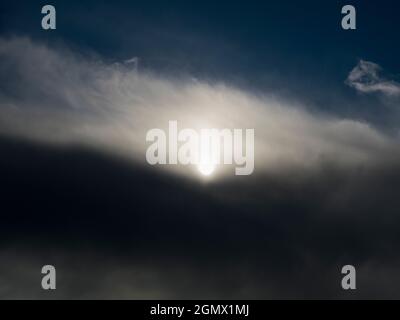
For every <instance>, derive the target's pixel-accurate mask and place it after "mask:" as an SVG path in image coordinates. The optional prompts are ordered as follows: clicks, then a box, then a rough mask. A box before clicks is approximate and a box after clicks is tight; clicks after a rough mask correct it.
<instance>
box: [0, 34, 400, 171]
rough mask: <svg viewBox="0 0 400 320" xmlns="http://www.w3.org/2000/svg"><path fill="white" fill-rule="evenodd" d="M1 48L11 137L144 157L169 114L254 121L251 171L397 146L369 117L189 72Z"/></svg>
mask: <svg viewBox="0 0 400 320" xmlns="http://www.w3.org/2000/svg"><path fill="white" fill-rule="evenodd" d="M0 48H1V49H0V58H1V60H0V61H1V62H0V78H1V80H2V84H3V85H2V88H1V90H0V114H1V119H0V132H2V133H3V134H5V135H12V136H19V137H24V138H25V139H30V140H38V141H41V142H46V143H54V144H61V145H65V144H80V145H89V146H92V147H95V148H99V149H102V150H106V151H108V152H112V153H115V154H118V155H122V156H124V157H129V158H131V159H133V160H135V161H139V162H144V155H145V149H146V147H147V146H146V143H145V135H146V132H147V131H148V130H149V129H151V128H163V129H166V127H167V125H168V121H169V120H178V127H179V128H187V127H188V128H194V129H199V128H207V127H211V128H225V127H226V128H243V129H245V128H254V129H255V136H256V141H255V145H256V159H255V161H256V165H255V170H260V171H261V172H262V171H268V170H270V171H271V170H275V169H277V168H281V169H282V168H284V167H285V166H286V167H293V166H300V167H312V166H314V165H316V164H318V163H319V162H320V161H321V160H324V161H328V160H329V161H333V162H335V163H337V164H341V165H354V164H366V163H374V162H376V161H379V159H380V158H381V157H382V156H383V155H385V154H392V155H393V154H394V155H396V154H398V148H397V142H396V141H394V140H393V139H392V138H390V137H388V136H386V135H385V134H383V133H381V132H379V131H378V130H377V129H375V128H373V127H372V126H371V125H370V124H368V123H364V122H360V121H357V120H353V119H341V118H337V117H335V116H334V115H323V114H311V113H309V112H307V111H306V110H305V109H306V108H305V107H304V106H303V105H302V104H301V103H298V104H294V103H289V102H286V101H285V99H284V98H280V99H277V98H271V96H269V95H268V94H255V93H250V92H245V91H243V90H240V89H237V88H234V87H230V86H229V85H227V84H224V83H215V82H213V81H206V80H193V79H192V78H190V77H189V76H188V77H187V78H182V77H181V78H174V77H173V75H170V76H161V75H157V74H156V73H155V72H152V71H149V70H147V71H146V70H143V71H140V72H138V71H137V70H135V68H132V66H131V64H130V63H109V64H107V63H105V62H103V61H102V59H101V58H100V57H98V56H95V55H93V54H92V55H89V54H86V55H84V54H82V53H76V52H72V51H70V50H68V49H66V48H51V47H48V46H46V45H43V44H41V43H36V42H34V41H32V40H30V39H28V38H20V37H15V38H9V39H1V40H0ZM376 68H377V67H375V65H373V64H370V63H366V62H362V63H361V64H360V66H359V67H358V68H356V69H355V70H353V72H352V73H351V75H350V79H352V80H353V81H356V79H357V77H356V75H357V74H360V73H362V72H364V73H365V72H366V71H365V70H372V71H370V73H372V75H375V71H374V70H376ZM375 78H376V77H375ZM357 83H358V82H357ZM361 87H362V88H363V86H361ZM166 168H167V169H169V170H176V172H177V173H183V174H186V173H188V172H189V171H187V170H185V169H182V168H180V167H179V166H177V167H171V166H167V167H166ZM190 174H191V172H190Z"/></svg>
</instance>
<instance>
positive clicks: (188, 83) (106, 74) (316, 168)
mask: <svg viewBox="0 0 400 320" xmlns="http://www.w3.org/2000/svg"><path fill="white" fill-rule="evenodd" d="M0 80H1V87H0V132H1V137H0V154H1V155H2V156H1V157H0V176H1V178H2V184H1V185H0V194H1V195H2V212H1V223H0V243H1V250H0V266H1V267H0V271H1V272H0V273H1V274H4V275H5V277H2V278H1V279H0V296H1V297H2V298H50V296H49V295H47V294H46V293H45V292H43V290H41V289H40V287H39V285H40V281H38V279H40V267H41V266H42V265H44V264H54V265H55V266H56V267H57V277H58V279H59V282H58V283H57V290H56V292H55V293H54V295H52V297H57V298H82V299H84V298H142V299H143V298H186V299H188V298H225V299H227V298H237V299H240V298H253V299H260V298H338V297H339V298H343V297H344V298H346V297H347V295H346V294H347V293H346V292H344V291H343V290H341V288H340V280H341V274H340V269H341V267H342V266H343V265H344V264H349V263H351V264H354V265H355V266H356V268H357V271H358V273H357V279H358V280H357V281H358V283H357V287H358V289H357V291H356V292H353V293H351V296H350V297H367V298H376V297H392V298H393V297H396V296H398V292H400V291H399V290H398V289H399V287H400V286H399V282H398V279H400V276H399V275H400V273H399V272H398V270H399V269H398V266H399V264H400V263H399V262H400V261H399V258H398V255H397V252H398V247H399V245H400V240H399V236H398V225H399V223H400V218H399V215H398V209H397V208H398V207H399V206H400V200H399V197H398V190H400V175H399V172H400V168H399V163H400V162H399V147H398V141H397V140H396V138H393V137H390V136H388V135H387V134H385V133H382V132H380V131H379V130H378V129H376V128H374V127H373V126H372V125H370V124H368V123H365V122H360V121H357V120H354V119H343V118H340V117H337V116H335V115H332V114H330V115H328V114H313V113H311V112H309V111H307V110H306V108H305V106H304V105H302V103H300V102H298V103H297V104H296V103H293V102H290V103H289V102H287V101H286V100H285V99H284V98H279V99H278V98H271V96H270V95H268V94H267V93H265V94H256V93H252V92H246V91H243V90H240V89H238V88H234V87H231V86H229V85H228V84H224V83H215V82H213V81H210V80H205V79H203V80H193V79H192V78H191V77H189V76H188V77H185V78H182V77H181V78H176V77H174V76H173V75H168V76H165V75H164V76H161V75H158V74H157V73H156V72H155V71H149V70H147V71H146V70H139V71H136V70H134V68H132V64H129V63H128V64H126V63H106V62H104V61H102V59H101V58H100V57H98V56H96V55H91V54H82V53H77V52H72V51H69V50H67V49H65V48H51V47H48V46H46V45H43V44H41V43H37V42H35V41H32V40H30V39H28V38H10V39H2V40H0ZM171 119H172V120H178V121H179V126H181V127H194V128H201V127H203V126H211V127H217V128H218V127H228V128H255V134H256V143H255V146H256V165H255V172H254V174H253V175H252V176H248V177H244V178H243V177H242V178H239V177H236V176H232V175H229V176H228V175H225V176H224V178H221V179H215V180H212V181H209V182H207V183H206V184H202V183H199V182H198V180H196V179H186V178H183V177H181V176H180V175H178V174H184V175H185V173H186V170H184V168H177V170H176V171H173V172H169V171H163V170H166V169H168V168H162V170H161V171H158V170H155V169H154V168H153V167H150V166H148V165H147V164H146V163H144V158H145V157H144V155H145V149H146V144H145V134H146V132H147V130H148V129H151V128H155V127H162V126H165V127H166V126H167V125H168V120H171ZM115 155H117V157H115ZM121 159H123V160H126V161H121ZM189 176H191V175H189ZM185 177H186V176H185ZM191 177H192V176H191Z"/></svg>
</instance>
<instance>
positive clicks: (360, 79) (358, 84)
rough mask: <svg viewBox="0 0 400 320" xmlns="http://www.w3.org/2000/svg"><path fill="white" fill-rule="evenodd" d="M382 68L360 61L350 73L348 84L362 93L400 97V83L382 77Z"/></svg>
mask: <svg viewBox="0 0 400 320" xmlns="http://www.w3.org/2000/svg"><path fill="white" fill-rule="evenodd" d="M381 71H382V68H381V67H380V66H379V65H378V64H376V63H373V62H370V61H365V60H360V61H359V62H358V64H357V65H356V66H355V67H354V69H353V70H351V72H350V73H349V75H348V77H347V80H346V83H347V84H348V85H349V86H350V87H352V88H354V89H356V90H357V91H359V92H362V93H374V92H379V93H381V94H384V95H387V96H398V95H400V83H398V82H396V81H393V80H389V79H386V78H384V77H383V76H381Z"/></svg>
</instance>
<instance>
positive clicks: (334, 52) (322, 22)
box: [0, 0, 400, 121]
mask: <svg viewBox="0 0 400 320" xmlns="http://www.w3.org/2000/svg"><path fill="white" fill-rule="evenodd" d="M48 3H49V4H50V2H48V1H35V2H33V1H13V2H9V3H6V2H4V3H3V4H2V5H1V18H0V21H1V29H0V30H1V34H3V35H4V34H6V35H10V34H19V35H21V34H22V35H29V36H31V37H33V38H35V39H37V38H39V39H41V40H42V41H46V42H48V43H50V44H56V43H58V44H60V43H66V44H67V45H68V46H72V47H75V48H78V49H79V50H81V51H94V52H96V53H99V54H100V55H102V56H103V58H105V59H106V60H110V61H120V60H124V59H128V58H131V57H133V56H137V57H139V58H140V67H141V68H151V69H153V70H156V71H157V72H161V73H166V74H168V75H173V76H180V75H187V74H189V75H191V76H195V77H200V78H203V79H207V80H212V81H213V80H216V81H224V82H227V83H230V84H234V85H237V86H241V87H245V88H246V89H247V90H254V91H261V92H273V93H274V94H277V95H281V96H285V97H287V98H293V99H301V100H302V101H303V102H306V104H308V105H309V106H310V107H313V106H316V107H317V108H319V109H323V110H324V111H328V112H329V111H334V112H335V113H344V114H345V115H346V116H349V115H351V116H356V117H365V118H367V120H368V121H370V120H371V119H370V118H380V117H382V115H381V112H376V110H375V109H374V107H373V106H371V105H374V104H376V103H378V101H377V100H375V99H374V98H373V97H370V96H369V97H360V96H359V95H357V94H356V93H355V92H353V91H352V90H351V89H350V88H348V87H346V86H345V85H344V80H345V79H346V76H347V74H348V73H349V71H350V70H351V69H352V68H353V67H354V66H355V65H356V63H357V62H358V60H359V59H365V60H369V61H373V62H376V63H378V64H379V65H381V66H382V67H383V68H384V69H385V70H387V71H388V72H389V73H391V75H392V77H394V78H396V77H398V76H399V75H398V70H400V62H399V59H398V57H399V56H400V45H399V42H398V30H399V26H400V20H399V19H398V15H399V12H400V5H399V4H398V2H397V1H387V0H384V1H376V0H373V1H332V0H331V1H324V2H320V1H311V0H307V1H296V2H295V1H246V2H244V1H242V2H232V1H218V2H215V1H201V2H200V1H198V2H192V1H190V2H189V1H112V2H111V1H88V0H81V1H52V2H51V4H53V5H54V6H55V7H56V9H57V30H56V31H44V30H42V29H41V28H40V21H41V17H42V15H41V13H40V10H41V7H42V5H44V4H48ZM345 4H352V5H354V6H355V7H356V9H357V30H355V31H353V30H352V31H344V30H342V29H341V26H340V21H341V17H342V15H341V8H342V6H343V5H345ZM396 73H397V74H396ZM360 105H364V106H365V107H362V108H363V110H362V112H361V113H360V112H359V110H358V109H359V108H360V107H359V106H360ZM366 111H368V112H366ZM390 118H391V117H390Z"/></svg>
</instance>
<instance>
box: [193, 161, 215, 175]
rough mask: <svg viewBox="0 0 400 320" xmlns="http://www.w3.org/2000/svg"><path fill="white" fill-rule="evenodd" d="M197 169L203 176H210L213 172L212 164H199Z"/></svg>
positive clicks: (213, 166)
mask: <svg viewBox="0 0 400 320" xmlns="http://www.w3.org/2000/svg"><path fill="white" fill-rule="evenodd" d="M197 169H198V170H199V172H200V173H201V174H202V175H203V176H210V175H211V174H212V173H213V172H214V170H215V165H214V164H212V163H199V164H198V165H197Z"/></svg>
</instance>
